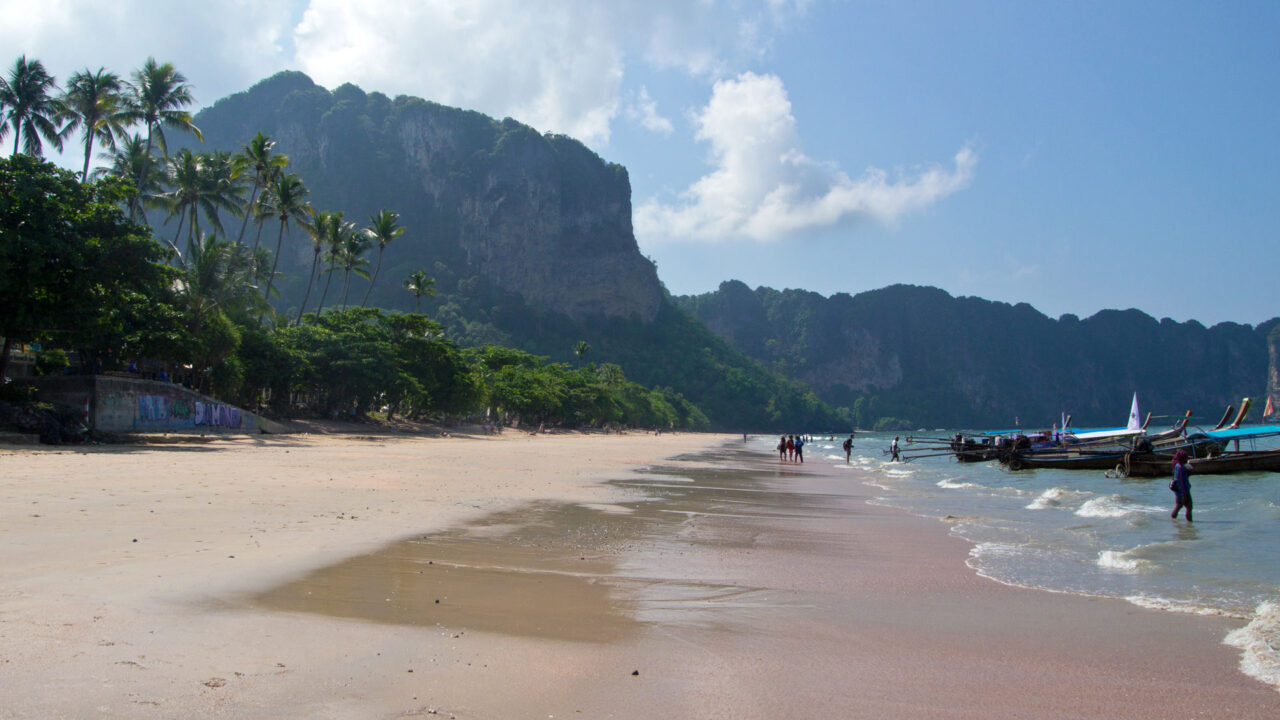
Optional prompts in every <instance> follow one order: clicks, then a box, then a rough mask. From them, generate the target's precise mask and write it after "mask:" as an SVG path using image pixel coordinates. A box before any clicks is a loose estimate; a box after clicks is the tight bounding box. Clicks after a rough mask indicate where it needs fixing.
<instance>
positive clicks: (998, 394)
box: [676, 281, 1280, 427]
mask: <svg viewBox="0 0 1280 720" xmlns="http://www.w3.org/2000/svg"><path fill="white" fill-rule="evenodd" d="M676 302H677V304H678V305H679V306H680V307H682V308H684V309H685V310H687V311H689V312H690V313H692V314H693V315H694V316H695V317H697V318H698V319H700V320H701V321H702V322H704V323H706V324H707V326H708V327H710V328H711V329H712V330H714V331H715V332H716V333H718V334H720V335H721V336H723V337H724V338H725V339H727V340H728V341H729V342H730V344H732V345H733V346H734V347H736V348H738V349H740V350H742V351H743V352H745V353H746V354H747V355H749V356H751V357H752V358H755V359H756V360H759V361H760V362H762V363H764V364H765V365H767V366H769V367H771V368H773V369H775V370H777V371H779V372H781V373H783V374H786V375H788V376H790V377H792V378H795V379H797V380H799V381H801V382H804V383H806V384H808V385H809V386H810V387H812V388H813V389H814V391H815V392H816V393H817V394H818V396H819V397H820V398H821V399H823V400H825V401H827V402H828V403H831V404H833V405H837V406H843V407H845V408H849V409H850V410H851V411H853V412H855V413H856V414H857V416H858V417H857V419H858V421H859V422H860V424H862V425H863V426H867V425H870V424H872V423H874V422H875V421H876V420H877V419H878V418H882V417H897V418H903V419H906V420H909V421H910V422H911V423H914V424H927V425H928V426H930V427H934V426H948V427H992V426H1005V425H1011V424H1013V423H1014V422H1015V419H1016V420H1019V421H1021V422H1022V423H1024V424H1030V425H1042V424H1043V425H1046V426H1047V425H1048V424H1049V423H1051V422H1053V421H1054V420H1056V419H1057V418H1059V416H1060V413H1061V412H1064V411H1065V412H1067V413H1072V414H1073V415H1074V417H1075V424H1076V425H1077V426H1079V425H1081V424H1087V425H1116V424H1122V423H1123V421H1124V419H1125V418H1126V417H1127V415H1128V409H1129V402H1130V399H1131V397H1132V395H1133V393H1134V392H1137V393H1138V397H1139V400H1140V402H1141V404H1142V406H1143V408H1144V409H1146V410H1151V411H1154V412H1156V413H1157V414H1160V413H1167V414H1169V415H1175V414H1180V413H1182V412H1184V411H1186V410H1192V411H1194V412H1195V413H1196V414H1197V415H1198V416H1200V417H1201V418H1205V419H1207V418H1210V417H1211V418H1212V420H1213V421H1215V422H1216V420H1217V417H1218V416H1219V415H1220V414H1221V412H1222V410H1223V409H1224V408H1225V407H1226V405H1227V404H1228V403H1232V404H1236V405H1238V404H1239V401H1240V398H1241V397H1243V396H1251V397H1254V398H1261V399H1262V400H1263V401H1264V402H1265V397H1264V392H1265V391H1266V389H1267V386H1268V367H1269V357H1268V346H1267V335H1268V333H1269V332H1271V330H1272V329H1273V328H1276V327H1277V326H1280V319H1273V320H1270V321H1268V322H1266V323H1263V324H1262V325H1259V326H1258V327H1256V328H1254V327H1250V326H1249V325H1241V324H1236V323H1222V324H1219V325H1215V326H1213V327H1212V328H1206V327H1205V326H1204V325H1201V324H1200V323H1198V322H1194V321H1192V322H1185V323H1178V322H1174V321H1173V320H1169V319H1164V320H1160V321H1156V320H1155V319H1154V318H1152V317H1150V316H1149V315H1146V314H1144V313H1142V312H1140V311H1137V310H1124V311H1118V310H1104V311H1102V312H1099V313H1097V314H1096V315H1093V316H1092V317H1089V318H1087V319H1084V320H1081V319H1079V318H1078V317H1076V316H1074V315H1063V316H1062V317H1060V318H1058V319H1057V320H1054V319H1051V318H1049V317H1046V316H1045V315H1043V314H1041V313H1040V312H1039V311H1037V310H1036V309H1035V308H1033V307H1031V306H1030V305H1026V304H1023V303H1020V304H1018V305H1009V304H1007V303H1000V302H991V301H988V300H983V299H981V298H973V297H959V298H957V297H952V296H951V295H949V294H947V293H946V292H944V291H942V290H938V289H936V288H929V287H914V286H909V285H894V286H892V287H887V288H884V289H881V290H873V291H870V292H865V293H861V294H858V295H855V296H849V295H847V294H836V295H833V296H831V297H823V296H821V295H818V294H816V293H812V292H806V291H802V290H784V291H778V290H773V289H771V288H766V287H761V288H757V289H755V290H751V289H750V288H748V287H747V286H746V285H744V284H743V283H741V282H737V281H731V282H725V283H722V284H721V285H720V288H719V289H718V290H717V291H716V292H713V293H707V294H704V295H697V296H691V297H681V298H676ZM1273 382H1275V381H1273ZM1261 412H1262V408H1261V405H1259V406H1258V408H1257V409H1256V410H1255V411H1254V414H1253V415H1252V417H1253V418H1255V419H1256V418H1258V417H1259V416H1260V415H1261ZM1160 424H1163V420H1162V421H1161V423H1160Z"/></svg>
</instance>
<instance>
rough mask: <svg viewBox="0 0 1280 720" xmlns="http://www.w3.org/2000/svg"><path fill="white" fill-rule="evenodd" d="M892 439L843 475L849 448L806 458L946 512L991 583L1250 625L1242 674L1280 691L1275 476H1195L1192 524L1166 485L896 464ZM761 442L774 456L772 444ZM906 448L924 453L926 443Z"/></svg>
mask: <svg viewBox="0 0 1280 720" xmlns="http://www.w3.org/2000/svg"><path fill="white" fill-rule="evenodd" d="M951 434H952V433H950V432H947V431H933V432H928V433H919V436H920V437H934V438H941V437H949V436H950V435H951ZM892 439H893V436H892V435H889V434H884V433H865V434H864V433H859V434H858V436H857V438H856V439H855V448H854V453H853V457H852V459H851V460H852V461H851V462H850V463H849V464H847V465H846V463H845V458H844V453H843V451H842V450H840V442H841V440H842V439H841V438H836V439H835V440H833V441H826V440H820V441H818V442H815V443H813V444H812V445H809V446H807V447H806V449H808V450H811V452H810V453H808V457H809V458H815V457H816V458H821V461H822V462H825V463H828V464H831V465H833V466H836V467H838V468H843V469H846V470H847V471H848V472H849V474H850V477H851V479H857V480H861V481H864V482H866V483H867V484H870V485H871V486H873V487H874V489H875V495H876V498H875V500H874V501H873V502H876V503H878V504H883V505H887V506H891V507H898V508H902V509H905V510H907V511H910V512H912V513H915V514H918V515H923V516H927V517H937V518H944V517H947V516H951V518H953V519H954V522H953V526H952V527H953V529H952V532H954V533H955V534H957V535H959V536H961V537H963V538H965V539H967V540H969V541H970V542H972V543H973V544H974V547H973V550H972V551H971V552H970V557H969V565H970V566H971V567H972V568H974V570H976V571H977V572H978V573H980V574H981V575H983V576H986V577H989V578H992V579H994V580H997V581H1000V582H1003V583H1008V584H1011V585H1018V586H1023V587H1031V588H1040V589H1045V590H1051V591H1058V592H1072V593H1079V594H1085V595H1102V596H1110V597H1118V598H1124V599H1127V600H1129V601H1130V602H1133V603H1135V604H1138V605H1141V606H1144V607H1150V608H1157V609H1162V610H1173V611H1181V612H1193V613H1204V614H1219V615H1227V616H1230V617H1237V618H1240V619H1242V620H1250V621H1252V622H1251V624H1250V628H1249V629H1248V630H1245V631H1242V632H1241V634H1240V635H1237V636H1235V637H1233V639H1232V644H1235V645H1237V646H1247V647H1249V648H1251V649H1250V650H1248V651H1247V652H1248V653H1250V654H1247V655H1246V656H1245V658H1244V659H1243V661H1242V667H1243V668H1244V669H1245V670H1246V672H1249V673H1250V674H1251V675H1254V676H1255V677H1258V678H1259V679H1262V680H1264V681H1267V682H1270V683H1272V684H1274V685H1278V686H1280V610H1278V609H1277V607H1278V606H1280V551H1277V549H1278V548H1280V474H1271V473H1250V474H1241V475H1227V476H1194V475H1193V476H1192V485H1193V489H1192V495H1193V496H1194V498H1195V522H1194V524H1193V523H1188V522H1187V521H1185V520H1183V519H1178V520H1172V519H1171V518H1170V517H1169V513H1170V511H1171V510H1172V508H1173V494H1172V493H1171V492H1170V491H1169V489H1168V482H1169V481H1168V479H1167V478H1165V479H1159V478H1155V479H1119V478H1110V477H1107V475H1106V473H1104V472H1101V471H1083V470H1081V471H1067V470H1023V471H1019V472H1010V471H1008V470H1006V469H1004V468H1002V467H1001V466H1000V465H999V464H998V463H995V462H990V463H957V462H955V461H954V460H953V459H952V458H950V457H946V456H941V457H926V458H920V459H917V460H913V461H911V462H907V463H890V462H888V456H887V454H886V453H885V449H886V448H887V447H888V446H889V443H890V442H891V441H892ZM755 442H756V444H757V446H758V447H759V448H766V447H771V446H772V444H774V443H776V439H774V438H763V439H759V440H757V441H755ZM904 449H906V450H907V454H910V453H911V452H923V451H920V450H919V446H916V447H915V448H912V447H911V446H909V445H904ZM810 461H811V462H812V459H811V460H810Z"/></svg>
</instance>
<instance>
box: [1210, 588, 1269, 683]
mask: <svg viewBox="0 0 1280 720" xmlns="http://www.w3.org/2000/svg"><path fill="white" fill-rule="evenodd" d="M1222 642H1224V643H1226V644H1227V645H1230V646H1232V647H1237V648H1240V670H1241V671H1242V672H1244V674H1245V675H1248V676H1249V677H1252V678H1255V679H1257V680H1260V681H1262V682H1264V683H1266V684H1268V685H1271V686H1272V687H1276V688H1280V605H1278V604H1276V603H1273V602H1264V603H1261V604H1260V605H1258V608H1257V610H1255V611H1254V614H1253V619H1252V620H1250V621H1249V624H1248V625H1245V626H1244V627H1242V628H1240V629H1239V630H1233V631H1231V632H1230V633H1228V634H1227V637H1226V638H1225V639H1223V641H1222Z"/></svg>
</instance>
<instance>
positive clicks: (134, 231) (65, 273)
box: [0, 155, 182, 376]
mask: <svg viewBox="0 0 1280 720" xmlns="http://www.w3.org/2000/svg"><path fill="white" fill-rule="evenodd" d="M128 192H129V189H128V186H127V185H125V184H122V183H120V182H118V181H115V180H101V181H96V182H92V183H88V184H81V183H80V182H79V181H78V178H77V177H76V175H75V174H74V173H71V172H68V171H65V170H60V169H58V168H56V167H54V166H53V165H52V164H50V163H45V162H41V161H39V160H38V159H36V158H33V157H30V156H25V155H14V156H11V157H10V158H7V159H3V160H0V237H2V238H3V242H0V307H3V308H4V309H5V310H4V312H0V334H3V335H4V338H5V345H4V348H3V351H2V352H0V376H2V374H3V371H4V369H5V367H6V366H7V364H8V359H9V350H10V347H11V344H12V343H13V342H14V341H30V340H33V339H35V338H36V337H37V336H39V337H44V338H46V339H47V340H48V344H49V345H51V346H57V347H63V348H75V349H79V350H80V351H81V355H82V359H83V360H84V362H85V363H86V364H87V365H88V366H90V367H92V366H93V364H95V363H96V362H98V361H99V360H104V359H105V360H109V361H118V359H119V358H120V356H121V355H123V354H125V353H131V352H146V351H163V348H165V347H166V346H167V347H170V348H172V347H174V346H176V345H178V344H180V343H181V342H182V338H181V337H180V336H181V330H180V328H179V327H178V326H177V324H176V322H174V321H175V320H176V313H175V312H174V311H173V309H172V303H171V299H170V297H169V288H170V286H171V284H172V280H173V277H172V273H171V271H169V270H167V269H166V268H165V267H163V266H162V265H160V264H159V263H158V261H159V260H160V259H161V258H163V257H164V254H165V251H164V250H163V248H161V246H160V245H158V244H157V243H156V242H155V241H154V240H152V239H151V237H150V235H149V233H148V232H147V231H146V228H145V227H142V226H139V225H135V224H133V223H130V222H128V220H127V219H126V218H125V217H124V216H123V215H122V211H121V209H120V207H121V205H122V203H123V202H124V200H125V199H126V197H127V193H128Z"/></svg>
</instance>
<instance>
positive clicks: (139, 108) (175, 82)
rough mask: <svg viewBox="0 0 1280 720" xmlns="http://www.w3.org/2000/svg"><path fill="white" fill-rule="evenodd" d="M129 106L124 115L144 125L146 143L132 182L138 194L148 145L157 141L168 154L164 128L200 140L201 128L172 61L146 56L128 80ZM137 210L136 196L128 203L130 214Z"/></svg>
mask: <svg viewBox="0 0 1280 720" xmlns="http://www.w3.org/2000/svg"><path fill="white" fill-rule="evenodd" d="M129 87H130V90H131V97H130V107H129V110H128V111H126V113H125V117H126V118H127V119H128V120H129V121H130V122H135V123H141V124H142V125H145V126H146V128H147V145H146V150H145V152H143V154H142V162H143V167H142V168H140V169H139V170H138V175H137V180H136V181H135V183H134V185H135V186H137V187H138V188H139V194H141V189H142V188H143V187H144V185H143V180H144V179H145V177H146V175H147V170H146V166H147V164H149V163H150V161H151V146H152V144H153V143H158V144H159V146H160V150H161V152H162V153H163V154H164V155H166V156H168V154H169V146H168V143H167V142H166V141H165V136H164V128H165V127H169V128H172V129H175V130H181V131H183V132H189V133H191V134H193V135H195V136H196V137H197V138H199V139H201V140H203V139H204V138H203V136H202V135H201V134H200V128H198V127H196V126H195V123H194V122H193V121H192V117H191V113H190V112H188V111H187V110H186V109H185V108H186V107H187V106H188V105H190V104H192V103H193V102H195V97H194V96H193V95H192V94H191V86H190V85H189V84H188V83H187V78H186V76H185V75H183V74H182V73H180V72H178V70H177V68H175V67H174V66H173V63H157V62H156V59H155V58H152V57H149V58H147V60H146V62H145V63H143V64H142V67H141V68H139V69H138V70H137V71H135V72H134V74H133V82H132V83H131V84H130V86H129ZM137 212H138V199H137V198H135V199H134V201H133V203H131V204H130V206H129V214H130V216H135V215H136V214H137Z"/></svg>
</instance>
